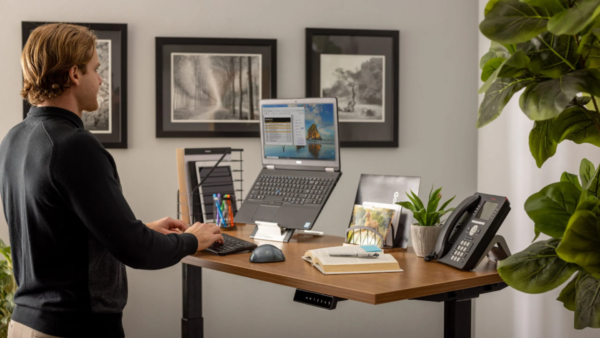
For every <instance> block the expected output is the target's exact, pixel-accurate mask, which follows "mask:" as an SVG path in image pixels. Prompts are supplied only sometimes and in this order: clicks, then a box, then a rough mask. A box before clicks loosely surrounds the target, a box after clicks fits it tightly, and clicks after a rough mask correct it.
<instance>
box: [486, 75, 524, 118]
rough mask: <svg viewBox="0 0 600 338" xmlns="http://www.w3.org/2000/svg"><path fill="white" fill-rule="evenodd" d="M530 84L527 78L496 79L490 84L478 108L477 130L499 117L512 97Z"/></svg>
mask: <svg viewBox="0 0 600 338" xmlns="http://www.w3.org/2000/svg"><path fill="white" fill-rule="evenodd" d="M531 83H532V80H531V79H529V78H524V79H515V78H512V79H509V78H500V79H497V80H496V82H494V83H493V84H492V86H491V87H490V89H488V90H487V91H486V92H485V97H484V98H483V101H482V102H481V106H479V112H478V116H479V117H478V119H477V128H481V127H483V126H485V125H486V124H488V123H490V122H492V121H494V120H495V119H496V118H497V117H498V116H500V113H502V109H504V106H506V104H507V103H508V101H510V99H511V98H512V96H513V95H514V94H515V93H516V92H518V91H519V90H521V89H523V87H525V86H528V85H529V84H531Z"/></svg>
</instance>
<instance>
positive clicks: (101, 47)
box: [22, 21, 127, 148]
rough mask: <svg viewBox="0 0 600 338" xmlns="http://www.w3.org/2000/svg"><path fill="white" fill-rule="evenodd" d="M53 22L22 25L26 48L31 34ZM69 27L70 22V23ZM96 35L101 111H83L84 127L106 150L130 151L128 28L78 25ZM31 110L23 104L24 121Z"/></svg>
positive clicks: (108, 25)
mask: <svg viewBox="0 0 600 338" xmlns="http://www.w3.org/2000/svg"><path fill="white" fill-rule="evenodd" d="M47 23H50V22H26V21H23V22H22V34H23V47H25V43H26V42H27V40H28V39H29V35H31V32H32V31H33V30H34V29H35V28H37V27H38V26H41V25H45V24H47ZM69 23H70V22H69ZM71 24H74V25H80V26H85V27H87V28H89V29H90V30H92V31H93V32H94V34H95V35H96V38H97V39H96V51H97V53H98V59H99V61H100V68H99V69H98V73H99V74H100V77H101V78H102V85H101V86H100V89H99V91H98V109H97V110H95V111H93V112H88V111H83V113H82V120H83V126H84V128H85V129H86V130H88V131H90V132H91V133H92V134H94V136H96V138H97V139H98V140H99V141H100V142H101V143H102V144H103V145H104V147H105V148H127V24H104V23H76V22H73V23H71ZM29 108H31V106H30V105H29V103H27V101H23V118H25V117H26V116H27V112H29Z"/></svg>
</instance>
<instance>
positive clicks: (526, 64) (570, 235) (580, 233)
mask: <svg viewBox="0 0 600 338" xmlns="http://www.w3.org/2000/svg"><path fill="white" fill-rule="evenodd" d="M484 14H485V19H484V20H483V21H482V22H481V24H480V26H479V28H480V30H481V32H482V33H483V35H485V36H486V37H488V38H489V39H490V40H492V42H491V47H490V50H489V52H488V53H487V54H485V55H484V56H483V57H482V59H481V61H480V67H481V69H482V75H481V79H482V80H483V81H485V83H484V85H483V86H482V88H481V89H480V92H485V97H484V99H483V102H482V103H481V106H480V108H479V117H478V121H477V126H478V127H483V126H485V125H486V124H488V123H490V122H491V121H493V120H494V119H495V118H496V117H498V116H499V115H500V113H501V112H502V110H503V109H504V106H505V105H506V104H507V103H508V101H510V99H511V97H512V96H513V95H514V94H516V93H517V92H519V91H521V90H523V89H524V90H523V92H522V94H521V96H520V100H519V103H520V107H521V110H522V111H523V113H525V115H526V116H527V117H529V118H530V119H531V120H533V129H532V130H531V133H530V135H529V148H530V150H531V154H532V155H533V157H534V159H535V161H536V164H537V166H538V167H541V166H542V165H543V164H544V162H545V161H546V160H547V159H548V158H550V157H552V156H553V155H554V154H555V153H556V148H557V145H558V144H559V143H561V142H563V141H565V140H569V141H572V142H575V143H577V144H581V143H589V144H593V145H595V146H598V147H600V110H599V109H598V102H597V99H598V97H600V71H599V69H600V16H599V15H600V1H599V0H520V1H519V0H490V1H489V2H488V3H487V6H486V7H485V12H484ZM525 211H526V212H527V215H528V216H529V217H530V218H531V219H532V221H533V223H534V227H533V230H534V239H533V241H534V243H533V244H531V245H530V246H529V247H528V248H526V249H525V250H523V251H522V252H518V253H516V254H514V255H512V256H510V257H508V258H507V259H505V260H503V261H501V262H500V263H499V264H498V272H499V273H500V276H501V277H502V279H503V280H504V281H505V282H506V283H507V284H508V285H510V286H511V287H513V288H515V289H517V290H519V291H522V292H527V293H543V292H547V291H550V290H552V289H554V288H557V287H559V286H561V285H565V286H564V287H563V289H562V292H561V293H560V296H559V298H558V300H559V301H561V302H562V303H563V305H564V307H565V308H567V309H568V310H570V311H574V314H575V315H574V317H575V320H574V326H575V328H576V329H583V328H586V327H593V328H599V327H600V297H599V296H598V295H599V294H600V166H594V165H593V164H592V163H591V162H590V161H588V160H587V159H583V160H582V161H581V164H580V168H579V176H578V175H575V174H571V173H567V172H565V173H563V174H562V176H561V177H560V181H559V182H556V183H552V184H550V185H548V186H546V187H544V188H543V189H542V190H540V191H539V192H537V193H535V194H533V195H531V196H530V197H529V198H528V199H527V201H526V202H525ZM541 233H544V234H546V235H548V236H549V237H550V239H548V240H541V241H537V242H535V240H536V239H537V237H538V236H539V235H540V234H541ZM569 279H571V280H570V282H568V283H567V281H568V280H569Z"/></svg>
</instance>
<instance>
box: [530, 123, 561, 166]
mask: <svg viewBox="0 0 600 338" xmlns="http://www.w3.org/2000/svg"><path fill="white" fill-rule="evenodd" d="M553 128H554V119H549V120H546V121H535V122H534V123H533V129H531V132H530V133H529V151H531V155H533V158H534V159H535V163H536V164H537V166H538V168H541V167H542V165H543V164H544V162H546V160H547V159H549V158H550V157H552V156H554V154H556V146H557V145H558V143H556V141H554V137H553V135H554V134H553Z"/></svg>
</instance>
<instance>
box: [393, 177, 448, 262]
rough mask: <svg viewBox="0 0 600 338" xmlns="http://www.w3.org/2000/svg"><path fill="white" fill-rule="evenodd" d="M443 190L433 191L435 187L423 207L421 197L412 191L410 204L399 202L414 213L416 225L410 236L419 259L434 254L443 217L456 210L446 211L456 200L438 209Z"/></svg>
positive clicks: (409, 197) (407, 194) (411, 229)
mask: <svg viewBox="0 0 600 338" xmlns="http://www.w3.org/2000/svg"><path fill="white" fill-rule="evenodd" d="M441 192H442V188H439V189H437V190H436V191H433V186H432V187H431V190H430V191H429V201H428V202H427V205H426V206H425V205H423V202H422V201H421V199H419V196H417V195H416V194H415V193H414V192H413V191H412V190H411V191H410V194H409V193H406V196H408V199H409V200H410V202H408V201H406V202H398V203H396V204H399V205H401V206H403V207H404V208H406V209H408V210H410V211H412V213H413V215H414V217H415V220H417V223H416V224H412V225H411V227H410V236H411V238H412V244H413V249H414V250H415V253H416V254H417V256H419V257H424V256H426V255H428V254H430V253H432V252H433V249H435V244H436V242H437V239H438V236H439V234H440V231H441V230H442V224H441V222H440V220H441V218H442V216H444V215H445V214H446V213H448V212H450V211H452V210H454V208H450V209H445V208H446V207H447V206H448V204H450V202H452V200H453V199H454V197H456V196H454V197H452V198H451V199H449V200H447V201H446V202H445V203H444V204H442V206H441V207H440V208H439V209H438V205H439V203H440V200H441V199H442V194H441Z"/></svg>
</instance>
